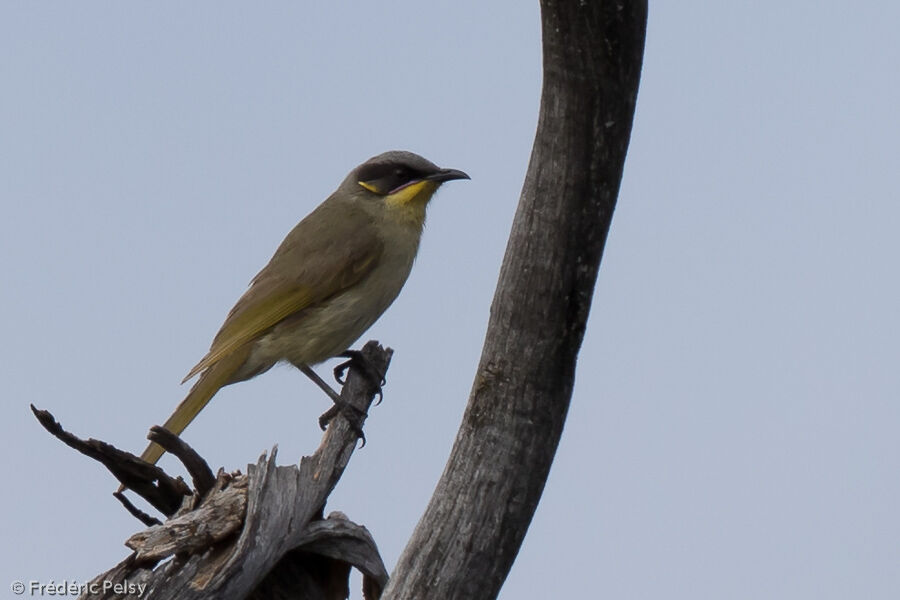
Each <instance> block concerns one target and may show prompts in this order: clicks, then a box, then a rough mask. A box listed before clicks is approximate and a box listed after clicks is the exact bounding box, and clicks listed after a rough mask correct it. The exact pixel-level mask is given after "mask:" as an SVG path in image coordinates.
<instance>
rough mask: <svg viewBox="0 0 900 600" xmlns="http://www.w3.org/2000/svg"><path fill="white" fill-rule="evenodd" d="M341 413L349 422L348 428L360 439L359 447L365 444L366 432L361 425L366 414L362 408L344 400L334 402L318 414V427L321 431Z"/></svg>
mask: <svg viewBox="0 0 900 600" xmlns="http://www.w3.org/2000/svg"><path fill="white" fill-rule="evenodd" d="M340 413H343V414H344V418H345V419H347V423H349V424H350V429H352V430H353V431H354V432H356V437H358V438H359V439H360V440H362V445H361V446H360V448H362V447H364V446H365V445H366V434H365V433H363V430H362V425H363V421H364V420H365V418H366V417H367V416H368V413H366V412H365V411H363V410H359V409H358V408H356V407H355V406H353V405H351V404H348V403H346V402H335V403H334V405H332V407H331V408H329V409H328V410H326V411H325V412H323V413H322V414H321V415H320V416H319V427H320V428H321V429H322V431H325V429H326V428H327V427H328V425H329V424H330V423H331V421H332V419H334V418H335V417H336V416H338V414H340Z"/></svg>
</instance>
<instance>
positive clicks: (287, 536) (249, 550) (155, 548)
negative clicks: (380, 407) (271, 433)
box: [82, 342, 392, 600]
mask: <svg viewBox="0 0 900 600" xmlns="http://www.w3.org/2000/svg"><path fill="white" fill-rule="evenodd" d="M362 353H363V356H364V357H365V359H366V360H368V361H369V362H370V364H371V365H372V366H374V367H375V368H376V369H377V370H378V371H379V372H381V373H385V372H386V371H387V367H388V364H389V363H390V358H391V354H392V351H391V350H390V349H385V348H382V347H381V346H379V345H378V344H377V343H376V342H369V343H368V344H366V346H365V347H364V348H363V351H362ZM375 391H376V390H375V387H374V385H373V383H372V381H371V380H370V379H369V378H367V377H365V376H364V375H362V374H361V373H360V372H359V371H358V370H357V369H356V368H351V370H350V374H349V376H348V380H347V384H346V385H345V386H344V388H343V390H342V393H341V398H342V399H343V400H344V401H345V402H348V403H349V404H350V405H351V406H353V407H354V409H355V411H356V412H357V414H358V421H359V422H358V423H356V424H355V425H354V424H351V423H350V422H349V421H348V420H347V419H346V418H345V417H344V415H343V414H340V415H339V416H337V417H336V418H335V419H334V420H332V421H331V423H330V425H329V426H328V430H327V431H326V432H325V435H324V436H323V438H322V442H321V444H320V446H319V448H318V449H317V450H316V452H315V453H314V454H313V455H312V456H305V457H303V458H302V459H301V461H300V464H299V466H294V465H291V466H277V465H276V464H275V455H276V451H275V450H274V449H273V451H272V453H271V456H269V457H266V456H265V455H264V456H262V457H260V459H259V461H258V462H257V464H256V465H250V466H249V468H248V473H247V475H246V477H245V478H243V477H242V479H241V480H240V481H239V480H238V479H237V478H236V479H235V481H233V482H230V483H229V484H228V485H227V486H226V485H216V486H215V487H214V489H213V490H212V491H211V492H210V494H209V496H208V497H207V498H206V499H204V501H203V502H202V503H201V505H200V507H199V508H198V509H197V510H194V511H188V512H184V511H179V513H178V515H177V516H176V517H175V518H174V519H172V520H170V521H168V522H167V523H165V524H163V525H159V526H154V527H152V528H150V530H148V531H146V532H143V533H141V534H138V535H137V536H133V537H132V538H131V539H130V540H129V544H130V545H131V546H132V547H134V548H137V549H138V552H140V553H141V556H142V557H150V558H153V559H154V560H155V559H158V558H161V557H164V556H169V555H171V554H173V553H174V554H175V556H174V558H173V559H172V560H169V561H168V562H165V563H163V564H160V565H155V564H154V563H152V562H151V563H149V564H143V563H142V562H141V561H140V560H139V559H138V553H135V554H132V555H131V556H130V557H129V558H128V559H126V560H125V561H123V562H122V563H120V564H119V565H117V566H116V567H114V568H113V569H111V570H110V571H108V572H107V573H104V574H102V575H99V576H98V577H96V578H95V579H94V580H93V581H94V582H95V583H97V584H102V582H112V583H123V582H126V581H127V582H129V583H132V584H138V583H140V584H142V585H146V586H147V589H146V591H145V592H144V593H143V595H142V596H140V597H142V598H144V599H146V598H165V599H170V598H171V599H200V598H204V599H208V598H248V597H266V598H280V597H285V598H287V597H292V598H309V599H310V600H335V599H338V598H345V597H346V586H347V578H346V574H347V573H348V572H349V566H348V565H350V564H352V565H354V566H356V567H357V568H359V570H360V571H362V573H363V575H364V580H365V582H364V585H365V586H366V589H367V594H368V596H369V597H373V598H374V597H377V595H378V593H379V592H380V590H381V589H382V588H383V587H384V585H385V583H386V581H387V571H386V569H385V568H384V565H383V563H382V561H381V558H380V556H379V555H378V550H377V548H376V546H375V543H374V541H373V540H372V538H371V536H370V535H369V533H368V531H366V529H365V528H364V527H360V526H359V525H356V524H354V523H352V522H350V521H348V520H347V519H346V517H343V515H340V514H335V515H332V516H330V517H329V519H326V520H324V521H323V520H321V517H320V515H321V512H322V509H323V507H324V505H325V501H326V499H327V498H328V495H329V494H330V493H331V491H332V490H333V489H334V486H335V484H336V483H337V481H338V480H339V479H340V476H341V474H342V473H343V471H344V468H345V467H346V466H347V463H348V461H349V460H350V456H351V455H352V453H353V451H354V449H355V447H356V443H357V430H356V429H354V427H361V425H362V423H363V422H364V420H365V414H366V411H367V410H368V408H369V406H370V404H371V402H372V400H373V398H374V395H375ZM354 420H357V419H354ZM220 479H221V477H220ZM219 481H220V480H217V483H218V482H219ZM244 511H245V512H246V514H245V515H244V514H243V513H244ZM236 521H239V522H236ZM238 530H239V533H237V531H238ZM230 531H236V536H233V537H232V538H231V539H228V540H225V541H222V540H223V537H224V536H227V535H228V533H229V532H230ZM216 542H218V543H216ZM333 559H336V560H333ZM154 567H155V568H154ZM98 589H99V588H98ZM257 591H258V592H259V593H257ZM82 597H83V598H132V597H138V594H137V591H136V590H134V591H133V592H132V593H131V594H129V593H115V591H114V590H102V592H101V593H96V594H86V595H84V596H82Z"/></svg>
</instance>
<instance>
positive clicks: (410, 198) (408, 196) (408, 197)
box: [384, 181, 438, 206]
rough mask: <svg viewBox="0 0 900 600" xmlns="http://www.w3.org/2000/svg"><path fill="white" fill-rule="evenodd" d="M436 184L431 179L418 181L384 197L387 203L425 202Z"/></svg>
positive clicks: (432, 192) (435, 188) (398, 204)
mask: <svg viewBox="0 0 900 600" xmlns="http://www.w3.org/2000/svg"><path fill="white" fill-rule="evenodd" d="M437 188H438V184H437V183H435V182H433V181H418V182H416V183H413V184H410V185H408V186H406V187H405V188H403V189H402V190H399V191H397V192H394V193H393V194H390V195H388V196H386V197H385V199H384V201H385V203H387V204H388V205H393V206H402V205H405V204H409V203H411V202H421V203H423V204H424V203H425V202H428V200H430V199H431V196H432V195H433V194H434V192H435V190H437Z"/></svg>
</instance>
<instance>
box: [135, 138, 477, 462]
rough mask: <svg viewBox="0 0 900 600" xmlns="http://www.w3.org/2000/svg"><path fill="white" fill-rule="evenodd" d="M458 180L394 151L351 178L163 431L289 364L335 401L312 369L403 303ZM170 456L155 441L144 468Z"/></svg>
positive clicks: (200, 366)
mask: <svg viewBox="0 0 900 600" xmlns="http://www.w3.org/2000/svg"><path fill="white" fill-rule="evenodd" d="M457 179H469V176H468V175H467V174H466V173H464V172H463V171H460V170H458V169H445V168H440V167H438V166H437V165H435V164H434V163H432V162H431V161H429V160H427V159H425V158H423V157H421V156H419V155H417V154H414V153H412V152H406V151H397V150H394V151H390V152H384V153H382V154H379V155H378V156H374V157H372V158H370V159H369V160H367V161H366V162H364V163H362V164H361V165H359V166H358V167H356V168H355V169H353V170H352V171H350V173H349V174H348V175H347V177H346V178H345V179H344V180H343V182H342V183H341V184H340V185H339V186H338V188H337V190H335V192H334V193H332V194H331V195H330V196H329V197H328V198H327V199H326V200H325V201H324V202H322V203H321V204H320V205H319V206H318V207H316V208H315V209H314V210H313V211H312V212H311V213H309V215H307V216H306V217H305V218H303V220H301V221H300V223H298V224H297V225H296V226H295V227H294V228H293V229H292V230H291V231H290V232H289V233H288V234H287V236H286V237H285V238H284V241H282V242H281V245H279V246H278V248H277V250H276V251H275V254H274V255H273V256H272V258H271V260H269V262H268V263H267V264H266V265H265V266H264V267H263V268H262V270H261V271H260V272H259V273H258V274H257V275H256V276H255V277H254V278H253V280H252V281H251V282H250V286H249V288H248V289H247V291H246V292H245V293H244V294H243V295H242V296H241V297H240V299H238V301H237V303H236V304H235V305H234V308H232V309H231V311H230V312H229V313H228V316H227V317H226V318H225V322H224V323H223V324H222V327H221V328H220V329H219V332H218V333H217V334H216V336H215V338H213V342H212V345H211V346H210V349H209V352H208V353H207V354H206V356H204V357H203V358H202V359H201V360H200V362H198V363H197V364H196V365H195V366H194V368H193V369H191V370H190V372H189V373H188V374H187V377H185V378H184V381H182V383H184V382H186V381H188V380H190V379H192V378H193V377H198V379H197V381H196V383H195V384H194V385H193V387H191V389H190V391H189V392H188V394H187V396H186V397H185V398H184V400H182V401H181V403H180V404H179V405H178V406H177V408H176V409H175V411H174V412H173V413H172V415H171V416H170V417H169V418H168V419H167V420H166V422H165V423H164V424H163V427H164V428H165V429H168V430H169V431H171V432H172V433H174V434H176V435H178V434H181V433H182V432H183V431H184V429H185V428H186V427H187V426H188V424H189V423H190V422H191V421H193V420H194V418H195V417H196V416H197V414H198V413H199V412H200V411H201V410H202V409H203V408H204V407H205V406H206V405H207V404H208V403H209V401H210V400H211V399H212V398H213V396H215V394H216V393H217V392H218V391H219V390H220V389H221V388H222V387H224V386H226V385H231V384H232V383H237V382H239V381H246V380H248V379H251V378H253V377H256V376H257V375H260V374H262V373H265V372H266V371H268V370H269V369H270V368H272V366H273V365H275V364H276V363H282V362H285V363H289V364H291V365H294V366H295V367H297V368H298V369H300V370H301V371H302V372H303V373H304V374H306V375H307V376H308V377H310V378H311V379H312V380H313V381H314V382H315V383H316V384H317V385H319V387H322V388H323V389H326V390H328V391H330V394H329V395H330V396H331V397H332V399H333V400H336V399H337V398H336V393H335V392H334V391H333V390H331V388H330V386H328V384H327V383H325V382H324V380H322V379H321V378H320V377H319V376H318V375H317V374H316V373H315V371H313V370H312V366H313V365H316V364H319V363H321V362H323V361H325V360H327V359H329V358H332V357H335V356H339V355H345V356H346V354H344V353H345V352H346V351H347V350H348V349H349V348H350V346H351V345H352V344H353V343H354V342H355V341H356V340H357V339H358V338H359V337H360V336H361V335H362V334H363V333H364V332H365V331H366V330H367V329H368V328H369V327H370V326H371V325H372V324H373V323H374V322H375V321H376V320H377V319H378V318H379V317H380V316H381V315H382V313H384V311H385V310H387V308H388V307H389V306H390V305H391V303H393V301H394V299H395V298H397V295H398V294H399V293H400V290H401V288H402V287H403V285H404V284H405V283H406V280H407V277H408V276H409V273H410V270H411V269H412V266H413V262H414V260H415V258H416V254H417V253H418V250H419V242H420V240H421V237H422V231H423V228H424V226H425V209H426V207H427V205H428V203H429V201H430V200H431V198H432V196H433V195H434V193H435V192H436V191H437V190H438V188H439V187H440V186H441V185H442V184H444V183H446V182H448V181H452V180H457ZM350 356H353V354H350ZM164 452H165V451H164V450H163V448H162V447H161V446H159V445H158V444H156V443H154V442H151V443H150V445H149V446H147V448H146V450H144V452H143V454H142V455H141V459H143V460H144V461H146V462H148V463H151V464H155V463H156V462H157V461H158V460H159V458H160V457H161V456H162V455H163V454H164Z"/></svg>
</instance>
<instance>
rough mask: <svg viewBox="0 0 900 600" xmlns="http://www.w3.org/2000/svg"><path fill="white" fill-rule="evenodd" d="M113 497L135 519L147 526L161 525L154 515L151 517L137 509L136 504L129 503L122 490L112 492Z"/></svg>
mask: <svg viewBox="0 0 900 600" xmlns="http://www.w3.org/2000/svg"><path fill="white" fill-rule="evenodd" d="M113 498H115V499H116V500H118V501H119V502H121V503H122V506H124V507H125V510H127V511H128V512H130V513H131V514H132V516H134V517H135V518H136V519H137V520H139V521H140V522H142V523H143V524H144V525H146V526H147V527H153V526H154V525H162V521H160V520H159V519H157V518H156V517H152V516H150V515H148V514H147V513H145V512H144V511H142V510H141V509H139V508H138V507H137V506H135V505H134V504H132V503H131V500H129V499H128V496H126V495H125V494H124V493H123V492H114V493H113Z"/></svg>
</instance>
